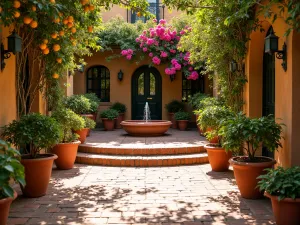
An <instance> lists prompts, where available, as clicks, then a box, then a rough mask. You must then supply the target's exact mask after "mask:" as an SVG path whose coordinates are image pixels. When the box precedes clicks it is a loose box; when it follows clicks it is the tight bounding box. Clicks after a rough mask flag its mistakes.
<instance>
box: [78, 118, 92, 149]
mask: <svg viewBox="0 0 300 225" xmlns="http://www.w3.org/2000/svg"><path fill="white" fill-rule="evenodd" d="M82 118H83V120H84V124H85V125H84V128H82V129H80V130H75V133H76V134H78V135H79V138H78V139H79V141H80V142H81V144H83V143H84V142H85V140H86V137H87V134H88V133H89V131H90V129H94V128H95V127H96V122H95V121H94V120H92V119H90V118H88V117H85V116H83V117H82Z"/></svg>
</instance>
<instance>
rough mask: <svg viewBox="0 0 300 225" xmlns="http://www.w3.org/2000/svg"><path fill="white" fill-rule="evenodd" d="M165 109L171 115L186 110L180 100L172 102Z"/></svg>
mask: <svg viewBox="0 0 300 225" xmlns="http://www.w3.org/2000/svg"><path fill="white" fill-rule="evenodd" d="M165 108H166V109H167V111H168V112H169V113H176V112H179V111H183V110H184V103H182V102H180V101H178V100H172V101H171V102H169V103H168V104H166V105H165Z"/></svg>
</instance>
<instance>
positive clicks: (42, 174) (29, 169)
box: [21, 154, 57, 198]
mask: <svg viewBox="0 0 300 225" xmlns="http://www.w3.org/2000/svg"><path fill="white" fill-rule="evenodd" d="M55 159H57V155H54V154H40V155H39V158H36V159H31V158H29V155H23V156H22V159H21V163H22V165H23V166H24V168H25V181H26V186H25V187H24V188H23V187H21V189H22V192H23V194H24V196H26V197H31V198H37V197H41V196H43V195H45V194H46V192H47V188H48V184H49V181H50V177H51V173H52V166H53V161H54V160H55Z"/></svg>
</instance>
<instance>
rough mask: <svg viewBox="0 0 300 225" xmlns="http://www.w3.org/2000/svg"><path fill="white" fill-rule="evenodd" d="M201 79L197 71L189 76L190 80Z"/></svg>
mask: <svg viewBox="0 0 300 225" xmlns="http://www.w3.org/2000/svg"><path fill="white" fill-rule="evenodd" d="M198 78H199V74H198V73H197V71H193V72H192V73H191V74H190V76H188V78H187V79H188V80H197V79H198Z"/></svg>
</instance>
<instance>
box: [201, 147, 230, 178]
mask: <svg viewBox="0 0 300 225" xmlns="http://www.w3.org/2000/svg"><path fill="white" fill-rule="evenodd" d="M205 149H206V151H207V154H208V160H209V164H210V166H211V169H212V170H213V171H216V172H223V171H227V170H228V168H229V162H228V160H229V159H230V158H231V157H232V153H231V152H226V151H225V149H224V148H222V147H217V146H214V145H213V144H209V145H205Z"/></svg>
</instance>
